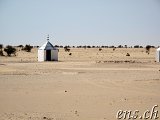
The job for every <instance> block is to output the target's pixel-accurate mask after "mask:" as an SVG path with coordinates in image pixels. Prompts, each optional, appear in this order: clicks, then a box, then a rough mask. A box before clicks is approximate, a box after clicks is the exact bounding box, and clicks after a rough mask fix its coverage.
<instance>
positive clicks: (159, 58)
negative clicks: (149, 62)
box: [156, 48, 160, 62]
mask: <svg viewBox="0 0 160 120" xmlns="http://www.w3.org/2000/svg"><path fill="white" fill-rule="evenodd" d="M156 61H157V62H160V48H158V49H157V50H156Z"/></svg>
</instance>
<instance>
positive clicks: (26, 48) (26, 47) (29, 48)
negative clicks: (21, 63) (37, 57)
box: [23, 45, 33, 52]
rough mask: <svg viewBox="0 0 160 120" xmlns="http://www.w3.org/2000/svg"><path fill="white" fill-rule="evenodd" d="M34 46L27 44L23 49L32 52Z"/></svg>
mask: <svg viewBox="0 0 160 120" xmlns="http://www.w3.org/2000/svg"><path fill="white" fill-rule="evenodd" d="M32 48H33V46H30V45H25V47H24V48H23V50H25V51H26V52H31V49H32Z"/></svg>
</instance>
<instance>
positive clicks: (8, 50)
mask: <svg viewBox="0 0 160 120" xmlns="http://www.w3.org/2000/svg"><path fill="white" fill-rule="evenodd" d="M4 51H5V52H6V53H7V55H8V56H11V54H15V53H16V49H15V48H14V47H12V46H10V45H7V46H6V48H4Z"/></svg>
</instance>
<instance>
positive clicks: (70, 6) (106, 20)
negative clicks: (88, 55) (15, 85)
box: [0, 0, 160, 46]
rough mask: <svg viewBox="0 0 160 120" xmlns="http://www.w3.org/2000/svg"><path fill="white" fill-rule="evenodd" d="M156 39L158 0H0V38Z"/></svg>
mask: <svg viewBox="0 0 160 120" xmlns="http://www.w3.org/2000/svg"><path fill="white" fill-rule="evenodd" d="M47 34H50V41H51V42H52V43H53V44H54V45H55V44H58V45H120V44H121V45H125V44H127V45H137V44H138V45H147V44H150V45H156V46H159V45H160V0H0V43H2V44H4V45H7V44H11V45H19V44H31V45H42V44H43V43H44V42H45V41H46V37H47Z"/></svg>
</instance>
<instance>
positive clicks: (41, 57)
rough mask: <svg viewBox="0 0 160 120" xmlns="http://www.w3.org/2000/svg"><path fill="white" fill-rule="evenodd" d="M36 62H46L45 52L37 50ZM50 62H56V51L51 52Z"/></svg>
mask: <svg viewBox="0 0 160 120" xmlns="http://www.w3.org/2000/svg"><path fill="white" fill-rule="evenodd" d="M38 61H39V62H43V61H46V50H38ZM51 61H58V50H51Z"/></svg>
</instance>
